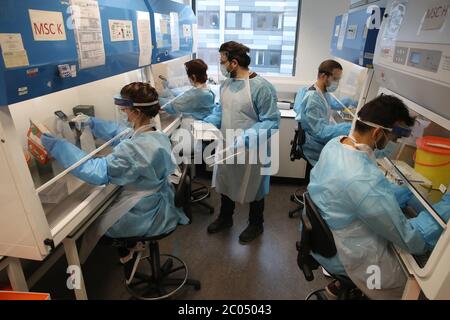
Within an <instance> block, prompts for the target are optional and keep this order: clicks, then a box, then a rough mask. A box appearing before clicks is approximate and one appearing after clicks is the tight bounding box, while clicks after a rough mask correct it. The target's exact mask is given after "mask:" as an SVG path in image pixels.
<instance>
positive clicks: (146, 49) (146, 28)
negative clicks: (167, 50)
mask: <svg viewBox="0 0 450 320" xmlns="http://www.w3.org/2000/svg"><path fill="white" fill-rule="evenodd" d="M137 29H138V37H139V67H142V66H147V65H149V64H151V61H152V49H153V46H152V33H151V25H150V13H149V12H145V11H138V12H137Z"/></svg>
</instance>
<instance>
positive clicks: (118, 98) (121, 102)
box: [114, 96, 159, 108]
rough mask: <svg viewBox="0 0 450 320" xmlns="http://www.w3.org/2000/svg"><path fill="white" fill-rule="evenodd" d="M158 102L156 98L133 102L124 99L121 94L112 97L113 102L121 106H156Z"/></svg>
mask: <svg viewBox="0 0 450 320" xmlns="http://www.w3.org/2000/svg"><path fill="white" fill-rule="evenodd" d="M158 103H159V101H158V100H156V101H153V102H145V103H135V102H133V101H132V100H130V99H126V98H124V97H122V96H115V97H114V104H115V105H116V106H118V107H122V108H134V107H152V106H156V105H157V104H158Z"/></svg>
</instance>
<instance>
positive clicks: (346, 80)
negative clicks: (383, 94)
mask: <svg viewBox="0 0 450 320" xmlns="http://www.w3.org/2000/svg"><path fill="white" fill-rule="evenodd" d="M336 60H337V61H338V62H339V63H340V64H341V65H342V67H343V68H344V71H343V74H342V79H341V81H340V83H339V88H338V89H337V91H336V92H335V93H334V95H335V96H336V97H337V98H339V99H340V100H341V101H344V103H345V102H346V100H347V101H348V100H349V99H351V100H354V101H355V102H356V103H358V102H359V100H360V98H361V95H362V94H363V88H364V84H365V81H366V79H367V75H368V69H367V68H363V67H361V66H358V65H355V64H353V63H350V62H348V61H345V60H342V59H336ZM353 107H354V108H356V107H357V105H354V106H353Z"/></svg>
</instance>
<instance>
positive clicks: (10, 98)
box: [0, 0, 196, 260]
mask: <svg viewBox="0 0 450 320" xmlns="http://www.w3.org/2000/svg"><path fill="white" fill-rule="evenodd" d="M159 2H160V3H161V2H164V3H165V5H162V6H161V5H159V6H157V7H152V6H153V5H154V4H153V3H152V1H145V0H98V1H97V0H68V1H54V0H40V1H34V0H22V1H15V0H1V1H0V3H1V7H0V8H1V9H0V46H1V57H0V256H11V257H18V258H24V259H32V260H43V259H44V258H45V257H46V256H47V255H48V254H49V252H50V251H51V250H52V248H55V247H56V246H58V245H59V244H60V243H61V242H62V241H63V240H64V239H65V238H66V237H68V236H70V235H71V234H72V233H74V232H75V231H76V230H78V229H80V228H81V227H82V226H83V225H84V224H85V222H86V221H88V220H89V219H92V217H93V216H96V215H99V214H101V213H102V212H103V211H104V210H105V209H106V208H107V207H108V206H109V205H110V203H111V202H112V201H114V198H115V195H116V194H117V192H118V187H116V186H111V185H109V186H92V185H88V184H86V183H83V182H82V181H80V180H78V179H76V178H75V177H74V176H73V175H71V174H70V172H71V170H73V169H74V168H75V167H76V166H74V168H68V170H65V169H64V168H61V167H59V166H58V164H57V163H55V162H54V161H52V160H51V159H45V158H44V157H40V155H39V152H40V151H42V150H39V148H37V149H36V145H35V143H36V142H38V141H39V139H37V140H36V137H38V136H39V134H40V131H46V130H47V129H48V130H49V131H50V132H51V133H52V134H54V135H56V136H60V137H63V138H66V139H68V140H69V141H71V142H73V143H74V144H77V145H79V146H82V145H81V144H80V139H81V138H80V135H83V130H84V128H82V127H74V122H72V120H73V118H74V117H75V116H76V115H77V114H80V113H81V114H85V115H89V116H96V117H99V118H102V119H106V120H115V118H116V115H115V111H114V110H115V109H114V103H113V97H114V96H115V95H117V94H118V93H119V91H120V89H121V88H122V87H123V86H124V85H126V84H128V83H130V82H135V81H147V79H151V75H150V73H151V71H150V68H147V67H148V66H150V65H151V64H152V62H154V63H156V62H159V61H157V60H158V59H159V58H158V57H160V56H164V59H165V60H170V59H173V58H176V57H179V56H183V55H189V54H192V46H193V42H194V39H193V38H194V33H193V30H194V29H195V26H194V25H195V23H196V19H195V16H194V14H193V12H192V9H191V8H190V7H189V6H185V5H182V4H179V3H174V2H172V1H159ZM157 14H160V15H163V16H164V17H167V18H168V20H167V21H166V20H165V21H164V23H163V22H161V19H159V16H157ZM155 15H156V17H157V18H158V19H157V20H155ZM156 21H157V22H158V26H155V22H156ZM161 39H163V40H161ZM159 60H161V61H162V59H159ZM65 117H67V118H65ZM177 123H178V122H177V119H176V118H171V117H168V116H162V117H161V129H165V130H166V132H167V133H168V134H170V132H171V130H173V129H174V128H175V127H176V125H177ZM36 128H38V129H39V130H36ZM116 138H117V139H118V138H119V137H116ZM111 143H112V141H100V140H95V141H94V145H93V148H91V149H89V150H85V151H86V153H87V154H88V156H87V157H86V158H85V159H83V161H87V160H88V159H90V158H91V157H99V156H103V155H105V154H107V153H108V152H109V151H110V144H111ZM79 164H80V163H78V164H77V165H79Z"/></svg>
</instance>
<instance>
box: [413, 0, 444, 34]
mask: <svg viewBox="0 0 450 320" xmlns="http://www.w3.org/2000/svg"><path fill="white" fill-rule="evenodd" d="M449 17H450V0H435V1H430V6H429V7H428V8H427V10H426V12H425V15H424V17H423V20H422V24H421V27H420V30H419V32H420V31H432V30H443V27H444V26H445V22H446V21H447V20H448V19H449Z"/></svg>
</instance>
